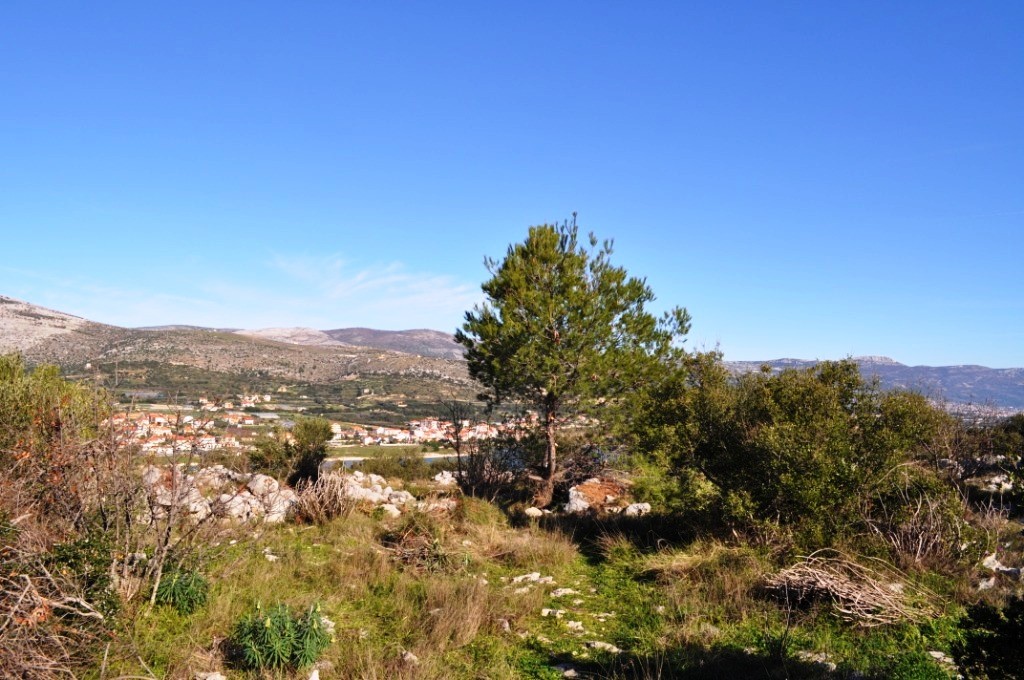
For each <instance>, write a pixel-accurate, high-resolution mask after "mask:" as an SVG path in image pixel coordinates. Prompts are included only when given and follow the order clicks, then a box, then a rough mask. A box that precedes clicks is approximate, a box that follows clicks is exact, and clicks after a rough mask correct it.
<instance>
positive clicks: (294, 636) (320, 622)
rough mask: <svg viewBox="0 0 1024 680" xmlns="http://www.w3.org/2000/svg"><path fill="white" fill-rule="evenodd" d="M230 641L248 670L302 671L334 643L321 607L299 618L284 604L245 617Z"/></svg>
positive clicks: (257, 609) (236, 627)
mask: <svg viewBox="0 0 1024 680" xmlns="http://www.w3.org/2000/svg"><path fill="white" fill-rule="evenodd" d="M231 641H232V643H233V645H234V647H235V649H236V652H237V661H238V663H239V665H240V666H241V667H243V668H245V669H247V670H255V671H263V670H281V669H286V668H291V669H296V670H297V669H300V668H305V667H307V666H310V665H312V664H313V663H314V662H315V661H316V660H317V659H318V658H319V657H320V654H321V653H322V652H323V651H324V650H325V649H326V648H327V645H329V644H330V642H331V635H330V633H329V632H328V630H327V626H326V624H325V622H324V619H323V617H322V616H321V615H320V605H319V604H314V605H313V606H311V607H310V608H309V609H308V610H307V611H306V613H305V614H303V615H296V614H295V613H293V612H292V610H291V609H290V608H289V607H288V606H287V605H284V604H278V605H276V606H274V607H271V608H270V609H269V610H267V611H265V612H264V611H263V609H262V608H261V607H260V605H259V604H258V603H257V605H256V609H255V610H254V611H252V612H250V613H248V614H246V615H245V616H244V617H242V619H241V620H240V621H239V622H238V623H237V624H236V625H235V629H234V632H233V633H232V636H231Z"/></svg>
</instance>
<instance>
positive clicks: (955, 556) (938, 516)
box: [866, 467, 970, 571]
mask: <svg viewBox="0 0 1024 680" xmlns="http://www.w3.org/2000/svg"><path fill="white" fill-rule="evenodd" d="M897 474H898V475H899V478H898V479H897V480H896V482H895V483H894V484H893V485H892V486H891V488H889V489H888V490H887V491H886V492H885V493H883V494H879V495H878V496H877V497H876V498H875V499H874V503H873V507H872V509H871V512H870V513H869V514H870V516H869V517H868V518H867V520H866V524H867V526H868V527H869V528H870V529H871V531H872V532H874V533H875V535H877V536H878V537H880V538H881V539H882V540H883V541H885V542H886V543H887V544H888V545H889V547H890V548H891V550H892V553H893V556H894V558H895V559H896V561H897V563H898V564H899V565H900V567H902V568H905V569H909V568H920V567H931V568H937V569H941V570H944V571H953V570H954V569H955V568H956V566H957V562H958V560H959V558H960V556H961V552H962V551H961V546H962V545H964V544H965V543H967V542H968V541H967V540H966V537H967V536H966V535H967V533H968V532H969V531H970V527H969V526H968V524H967V522H966V521H965V519H964V518H965V516H966V515H967V503H966V502H965V500H964V498H963V497H962V496H960V495H959V494H958V493H957V492H956V490H955V489H954V488H953V487H951V486H949V485H947V484H945V483H944V482H941V481H940V480H938V479H936V478H934V477H933V476H931V475H930V474H928V473H927V472H926V471H922V470H919V469H914V468H912V467H903V468H901V469H900V470H898V472H897Z"/></svg>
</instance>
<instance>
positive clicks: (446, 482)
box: [434, 470, 458, 486]
mask: <svg viewBox="0 0 1024 680" xmlns="http://www.w3.org/2000/svg"><path fill="white" fill-rule="evenodd" d="M434 481H435V482H436V483H437V484H438V486H455V484H456V483H457V481H458V480H456V479H455V475H453V474H452V473H451V470H442V471H441V472H439V473H437V474H436V475H434Z"/></svg>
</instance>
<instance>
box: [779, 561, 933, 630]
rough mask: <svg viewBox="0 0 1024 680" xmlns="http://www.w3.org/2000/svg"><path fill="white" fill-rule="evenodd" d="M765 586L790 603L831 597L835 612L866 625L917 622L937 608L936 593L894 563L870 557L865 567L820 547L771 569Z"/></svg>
mask: <svg viewBox="0 0 1024 680" xmlns="http://www.w3.org/2000/svg"><path fill="white" fill-rule="evenodd" d="M764 588H765V590H766V591H767V592H768V593H769V594H771V595H773V596H774V597H776V598H778V599H780V600H782V601H784V602H786V603H787V604H789V605H800V604H803V603H807V602H811V601H817V600H824V601H827V602H830V603H831V605H832V608H833V610H834V611H835V612H836V614H837V615H838V616H839V618H841V619H843V620H845V621H849V622H851V623H856V624H857V625H860V626H864V627H872V626H882V625H889V624H895V623H900V622H903V621H913V622H920V621H924V620H926V619H928V618H930V617H932V616H933V615H934V613H935V607H934V606H933V604H932V603H933V602H934V601H935V599H936V597H935V595H934V594H933V593H931V592H929V591H927V590H925V589H923V588H919V587H915V586H913V585H911V584H910V583H909V582H908V581H907V580H906V579H905V578H903V575H902V574H901V573H900V572H899V571H898V570H896V569H895V568H893V567H892V566H890V565H888V564H885V563H884V562H880V561H874V566H873V567H867V566H865V565H863V564H860V563H858V562H855V561H854V560H852V559H850V558H848V557H846V556H845V555H843V554H842V553H840V552H838V551H835V550H819V551H817V552H814V553H812V554H811V555H808V556H806V557H804V558H802V559H801V561H800V562H797V563H796V564H794V565H793V566H791V567H787V568H785V569H783V570H782V571H779V572H777V573H775V574H772V575H771V576H769V577H768V578H767V579H765V583H764Z"/></svg>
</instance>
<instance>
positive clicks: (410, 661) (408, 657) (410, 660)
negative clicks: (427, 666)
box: [402, 651, 420, 666]
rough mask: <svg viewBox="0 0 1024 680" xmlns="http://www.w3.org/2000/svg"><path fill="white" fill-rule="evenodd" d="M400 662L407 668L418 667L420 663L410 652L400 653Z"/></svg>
mask: <svg viewBox="0 0 1024 680" xmlns="http://www.w3.org/2000/svg"><path fill="white" fill-rule="evenodd" d="M402 661H403V662H405V663H406V664H407V665H409V666H418V665H419V663H420V658H419V657H418V656H416V655H415V654H413V653H412V652H408V651H406V652H402Z"/></svg>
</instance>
